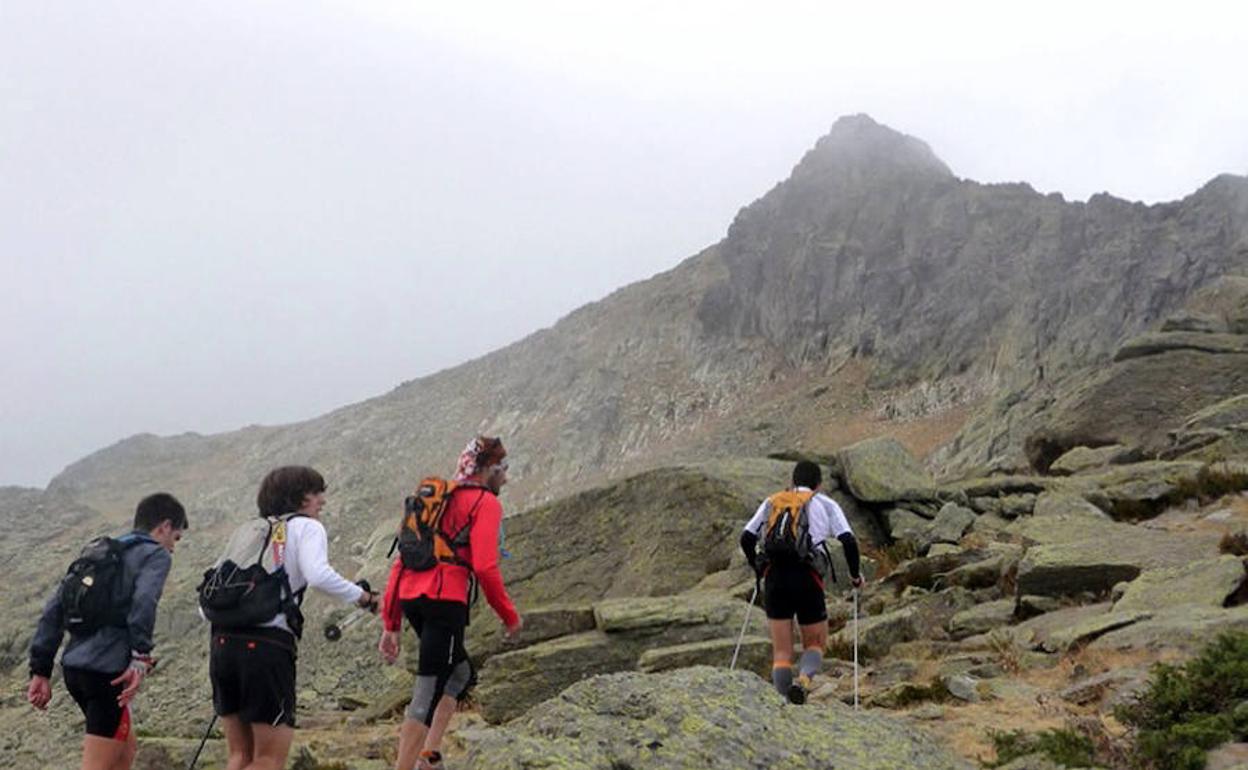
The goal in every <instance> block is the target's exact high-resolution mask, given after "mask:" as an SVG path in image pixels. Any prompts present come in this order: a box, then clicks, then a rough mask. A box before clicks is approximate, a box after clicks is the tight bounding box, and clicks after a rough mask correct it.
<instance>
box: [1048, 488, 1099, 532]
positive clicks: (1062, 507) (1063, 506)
mask: <svg viewBox="0 0 1248 770" xmlns="http://www.w3.org/2000/svg"><path fill="white" fill-rule="evenodd" d="M1032 515H1033V516H1035V517H1036V518H1037V519H1041V518H1046V517H1050V516H1068V517H1076V516H1083V517H1086V518H1089V519H1101V520H1103V521H1108V520H1109V518H1110V517H1109V514H1107V513H1105V512H1104V511H1102V510H1101V509H1100V508H1097V507H1096V506H1095V505H1093V504H1092V503H1089V502H1088V501H1087V500H1086V499H1084V498H1083V497H1081V496H1079V495H1076V494H1073V493H1070V492H1042V493H1040V495H1039V496H1038V497H1036V506H1035V508H1034V509H1033V510H1032ZM1035 526H1037V527H1043V526H1045V523H1044V522H1038V523H1037V524H1036V525H1035Z"/></svg>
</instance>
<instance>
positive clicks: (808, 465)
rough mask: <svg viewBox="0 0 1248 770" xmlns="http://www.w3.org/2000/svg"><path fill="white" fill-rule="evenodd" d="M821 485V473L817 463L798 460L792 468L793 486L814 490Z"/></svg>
mask: <svg viewBox="0 0 1248 770" xmlns="http://www.w3.org/2000/svg"><path fill="white" fill-rule="evenodd" d="M822 483H823V471H821V470H819V464H818V463H813V462H811V461H810V460H799V461H798V463H797V465H794V466H793V486H795V487H806V488H807V489H814V488H815V487H817V486H819V485H820V484H822Z"/></svg>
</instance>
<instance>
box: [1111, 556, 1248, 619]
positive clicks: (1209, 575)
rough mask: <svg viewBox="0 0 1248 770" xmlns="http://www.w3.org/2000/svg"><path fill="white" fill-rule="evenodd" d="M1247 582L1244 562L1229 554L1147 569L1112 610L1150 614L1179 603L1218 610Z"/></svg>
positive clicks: (1126, 590)
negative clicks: (1217, 608)
mask: <svg viewBox="0 0 1248 770" xmlns="http://www.w3.org/2000/svg"><path fill="white" fill-rule="evenodd" d="M1246 579H1248V572H1246V571H1245V567H1244V560H1243V559H1242V558H1240V557H1238V556H1232V555H1230V554H1226V555H1223V556H1220V557H1218V558H1216V559H1202V560H1200V561H1194V562H1191V563H1188V564H1183V565H1179V566H1177V567H1168V568H1165V569H1154V570H1147V571H1145V572H1142V573H1140V576H1139V577H1137V578H1136V579H1135V580H1133V581H1131V582H1130V583H1128V584H1127V586H1126V589H1125V590H1124V592H1123V594H1122V597H1121V598H1120V599H1118V601H1117V602H1115V603H1114V610H1115V611H1120V612H1129V611H1145V610H1150V611H1151V610H1158V609H1161V608H1162V607H1172V606H1176V605H1180V604H1196V605H1200V606H1204V607H1221V606H1223V604H1224V603H1225V601H1226V599H1227V597H1229V596H1231V595H1232V594H1234V593H1235V592H1236V590H1238V589H1239V587H1240V586H1242V585H1243V584H1244V581H1245V580H1246Z"/></svg>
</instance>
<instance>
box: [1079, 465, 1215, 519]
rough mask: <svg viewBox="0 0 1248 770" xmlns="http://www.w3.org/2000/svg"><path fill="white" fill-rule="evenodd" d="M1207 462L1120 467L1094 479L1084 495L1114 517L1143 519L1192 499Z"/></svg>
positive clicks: (1089, 479) (1085, 478)
mask: <svg viewBox="0 0 1248 770" xmlns="http://www.w3.org/2000/svg"><path fill="white" fill-rule="evenodd" d="M1204 467H1205V465H1204V463H1200V462H1192V461H1183V460H1176V461H1163V460H1153V461H1148V462H1142V463H1132V464H1130V465H1119V466H1116V467H1114V468H1112V469H1110V470H1108V471H1105V472H1104V473H1100V474H1097V475H1095V476H1082V477H1080V479H1081V480H1087V481H1088V482H1090V483H1091V484H1094V487H1093V488H1090V489H1088V490H1087V491H1085V493H1084V496H1085V497H1087V498H1088V500H1089V501H1091V502H1093V503H1095V504H1096V505H1097V506H1098V507H1100V508H1103V509H1104V510H1106V511H1108V512H1109V513H1111V514H1112V515H1114V517H1115V518H1128V519H1135V518H1143V517H1147V516H1152V515H1154V514H1156V513H1158V512H1160V511H1161V509H1162V508H1164V507H1165V506H1166V505H1168V504H1170V503H1173V502H1177V501H1178V500H1181V499H1183V498H1184V497H1187V496H1191V495H1192V494H1193V493H1194V492H1195V490H1197V489H1198V488H1199V481H1200V474H1201V471H1202V470H1203V469H1204Z"/></svg>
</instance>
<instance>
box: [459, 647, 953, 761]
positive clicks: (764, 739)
mask: <svg viewBox="0 0 1248 770" xmlns="http://www.w3.org/2000/svg"><path fill="white" fill-rule="evenodd" d="M462 736H463V738H464V740H465V742H466V743H467V744H468V746H469V749H468V752H467V754H466V755H465V757H464V759H463V764H464V766H465V767H488V768H496V769H497V770H521V769H522V768H533V767H551V768H554V767H569V768H570V767H575V768H585V770H598V769H601V770H620V769H621V768H640V767H645V768H654V769H655V770H663V769H664V768H672V769H675V768H689V767H698V768H707V769H708V770H721V769H722V770H743V769H746V770H751V769H752V770H767V769H769V768H775V767H795V768H796V767H808V768H817V767H818V768H824V767H832V766H836V767H854V768H858V770H896V768H901V767H904V768H912V769H913V770H970V769H971V765H970V763H968V762H966V761H965V760H963V759H961V758H959V757H956V756H954V755H952V754H951V753H950V752H949V751H948V749H946V748H944V747H943V746H942V745H941V744H940V743H939V742H938V741H936V740H935V739H934V738H932V737H930V736H928V735H927V734H926V733H924V732H923V731H921V730H919V729H916V728H915V727H914V726H913V724H911V723H907V722H905V721H902V720H898V719H894V718H892V717H889V716H886V715H884V714H881V713H874V712H863V711H854V710H853V709H852V708H850V707H848V706H845V705H842V704H840V703H837V702H834V701H833V702H829V703H826V704H823V705H821V706H820V707H819V708H818V709H814V708H793V707H791V706H789V705H787V704H786V703H785V701H784V699H783V698H781V697H780V695H778V694H777V693H776V692H775V691H774V690H773V689H772V687H771V685H770V684H769V683H768V682H766V681H764V680H762V679H760V678H759V677H758V676H756V675H754V674H752V673H748V672H744V671H735V672H729V671H725V670H722V669H713V668H707V667H701V666H699V667H695V668H686V669H680V670H678V671H672V672H666V673H662V674H642V673H625V674H614V675H608V676H596V677H594V678H593V679H590V680H588V681H585V682H581V683H579V684H576V685H574V686H572V687H570V688H568V689H567V690H565V691H564V692H563V693H561V694H560V695H559V696H558V697H557V698H552V699H550V700H548V701H546V702H544V703H542V704H540V705H538V706H536V707H534V708H533V709H531V710H530V711H529V713H527V714H526V715H525V716H523V717H522V718H520V719H518V720H516V721H514V722H512V723H510V724H508V725H506V726H502V727H481V728H473V729H470V730H465V731H464V732H463V733H462Z"/></svg>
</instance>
